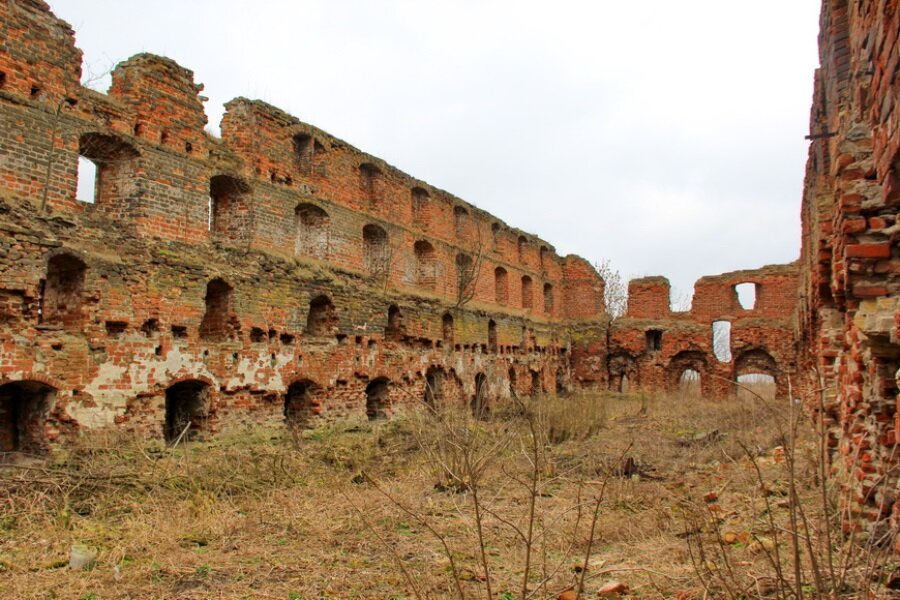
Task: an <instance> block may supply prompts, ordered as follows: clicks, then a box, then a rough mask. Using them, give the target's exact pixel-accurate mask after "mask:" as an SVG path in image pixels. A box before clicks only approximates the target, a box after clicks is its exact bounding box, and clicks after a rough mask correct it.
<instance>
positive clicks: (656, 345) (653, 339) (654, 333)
mask: <svg viewBox="0 0 900 600" xmlns="http://www.w3.org/2000/svg"><path fill="white" fill-rule="evenodd" d="M644 335H645V337H646V341H647V352H659V351H660V350H662V337H663V332H662V330H660V329H648V330H647V332H646V333H645V334H644Z"/></svg>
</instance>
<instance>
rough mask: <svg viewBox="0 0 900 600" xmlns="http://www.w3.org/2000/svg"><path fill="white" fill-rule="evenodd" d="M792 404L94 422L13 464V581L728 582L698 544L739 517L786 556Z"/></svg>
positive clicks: (7, 558) (743, 542)
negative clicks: (76, 565)
mask: <svg viewBox="0 0 900 600" xmlns="http://www.w3.org/2000/svg"><path fill="white" fill-rule="evenodd" d="M782 413H783V411H782ZM782 413H780V412H779V411H777V410H772V405H769V404H765V403H763V402H761V401H757V400H755V399H754V398H750V399H747V398H742V399H740V400H732V401H728V402H708V401H704V400H700V399H697V398H693V397H683V396H682V397H672V396H659V397H637V396H620V395H601V394H595V395H579V396H573V397H565V398H559V399H556V398H539V399H535V400H532V401H529V402H527V404H525V405H519V406H512V407H500V409H497V410H494V411H493V414H492V416H491V417H490V418H487V419H479V420H475V419H472V418H471V417H469V416H467V415H466V414H465V413H464V412H462V411H454V410H452V409H450V410H443V411H441V414H440V415H437V416H436V415H433V414H429V413H426V412H421V413H416V414H413V415H409V416H407V417H406V418H400V419H397V420H395V421H393V422H390V423H380V424H375V425H372V426H367V427H353V428H350V427H339V426H334V427H327V428H322V429H319V430H315V431H311V432H306V433H305V434H304V435H303V436H301V437H300V438H299V439H297V438H296V437H295V436H291V435H288V434H286V433H284V432H281V431H255V432H247V433H244V434H243V435H234V436H229V437H223V438H221V439H218V440H216V441H215V442H213V443H206V444H201V443H195V444H192V445H189V446H187V447H181V448H177V449H175V450H168V449H165V448H162V447H160V446H154V445H141V444H137V443H135V442H133V441H130V440H125V439H116V438H113V437H110V438H103V437H101V436H92V437H91V438H90V439H88V440H85V441H84V442H83V443H82V444H81V445H79V446H77V447H72V448H69V449H64V450H59V451H57V452H56V453H55V454H54V455H53V456H52V457H50V458H49V459H48V460H45V461H40V462H32V463H21V462H20V463H19V464H16V465H13V466H2V467H0V597H3V598H75V599H89V598H92V599H97V600H99V599H107V598H281V599H292V598H293V599H297V598H304V599H313V598H398V599H399V598H414V597H417V596H418V597H422V598H425V597H430V598H451V597H459V594H460V592H461V593H462V594H464V595H465V597H468V598H485V597H487V595H486V593H485V588H486V584H487V583H490V584H491V588H492V597H493V598H501V599H507V598H521V597H523V590H527V591H525V592H524V595H531V597H534V598H555V597H556V595H557V594H558V593H559V592H560V591H563V590H565V589H566V588H568V587H570V586H577V585H578V584H579V582H583V583H584V589H585V592H586V593H585V596H586V597H593V596H594V595H595V594H594V590H595V589H596V588H597V587H599V585H600V584H601V583H602V582H604V581H605V580H607V579H610V578H616V579H620V580H622V581H624V582H627V584H628V585H629V587H630V589H631V594H632V595H634V596H635V597H638V596H639V597H643V598H669V597H679V598H682V599H688V598H702V597H704V594H707V597H717V596H716V594H715V592H712V595H710V593H709V592H705V590H704V583H703V581H701V579H699V578H698V569H697V565H696V556H693V560H692V555H695V554H696V552H697V549H698V546H697V543H696V542H697V540H698V539H700V540H706V542H707V545H708V544H709V542H710V541H711V540H715V539H716V537H717V536H721V535H722V534H723V533H729V532H733V533H735V534H736V536H740V537H739V539H736V541H733V542H729V544H728V548H727V552H728V556H729V557H730V561H731V562H730V564H733V565H740V566H739V567H737V568H739V569H741V570H742V572H743V573H747V574H749V575H751V576H755V575H762V574H765V573H766V572H768V571H769V570H770V568H769V567H768V565H767V561H766V557H765V553H764V552H760V551H759V550H758V549H755V548H754V546H753V544H754V542H755V540H758V539H760V538H764V537H765V535H766V534H765V530H766V528H768V527H769V522H768V521H767V519H766V518H765V514H764V513H765V511H766V510H767V509H766V501H767V499H768V500H769V501H771V502H770V507H769V509H768V510H769V511H770V512H777V514H776V515H775V517H776V518H777V519H778V520H779V523H782V522H783V521H784V517H785V514H784V513H785V511H784V509H783V506H782V505H783V500H784V496H783V495H781V494H782V493H783V489H784V485H785V483H784V475H783V469H782V465H781V464H779V463H777V462H776V461H775V460H774V457H773V450H774V449H775V448H776V447H778V446H781V445H783V444H784V442H785V440H784V439H782V436H783V433H780V432H781V431H782V425H783V414H782ZM804 431H805V430H804ZM807 438H809V439H807ZM811 439H812V438H811V436H805V437H804V438H803V440H802V443H801V444H798V447H802V448H807V447H809V448H814V445H810V444H809V442H810V440H811ZM535 441H537V442H538V443H535ZM804 444H805V445H804ZM745 448H746V449H749V450H750V454H749V455H748V454H747V453H746V452H745V450H744V449H745ZM813 454H814V452H813ZM751 458H752V460H751ZM800 462H802V461H799V460H798V469H799V470H800V472H799V473H798V478H799V480H802V482H803V487H802V489H801V493H802V494H803V495H804V496H809V497H810V498H814V497H815V495H816V493H817V492H816V489H815V487H814V486H813V485H812V483H813V482H814V479H815V472H814V471H810V472H804V471H803V468H805V467H802V466H799V465H800ZM754 463H755V465H756V466H759V467H760V468H761V470H762V472H763V476H764V477H765V481H766V482H767V483H766V486H768V488H767V489H765V488H766V486H760V484H759V481H758V479H757V474H756V470H755V466H754ZM804 464H805V463H804ZM466 478H468V479H466ZM604 484H605V485H604ZM601 489H603V493H602V500H601V501H600V504H599V512H598V518H597V521H596V523H592V515H593V508H594V507H595V506H596V505H595V502H596V501H597V500H598V499H600V498H601ZM532 491H536V493H532ZM710 492H714V493H715V494H716V496H717V500H716V501H714V502H713V501H711V502H707V501H706V500H704V496H707V495H708V494H709V493H710ZM473 494H477V495H478V496H479V498H480V500H479V506H478V507H476V506H475V505H474V504H473V502H472V496H473ZM708 498H711V496H709V497H708ZM476 508H479V509H480V511H479V512H480V515H478V514H476ZM529 523H531V524H532V525H533V527H530V528H529V527H528V524H529ZM710 523H712V524H713V525H712V526H711V525H710ZM592 525H593V526H594V527H593V529H594V534H593V536H592V535H591V529H592ZM692 527H693V528H695V529H696V530H695V531H693V532H692V531H691V528H692ZM686 531H687V532H688V534H687V535H686ZM529 532H530V535H528V536H526V534H528V533H529ZM745 533H746V534H747V535H749V537H746V536H745V535H744V534H745ZM526 538H527V539H528V540H530V541H529V543H528V544H527V545H526V544H525V543H524V542H523V540H524V539H526ZM479 539H480V540H481V543H479ZM688 540H693V541H694V543H693V545H691V544H688V543H687V542H688ZM73 544H84V545H86V546H89V547H92V548H95V549H96V550H97V552H98V556H97V560H96V563H95V564H94V566H93V567H92V568H90V569H88V570H84V571H72V570H70V569H68V567H67V566H66V565H67V561H68V557H69V551H70V548H71V547H72V545H73ZM445 544H446V548H447V549H449V554H448V552H446V551H445ZM526 546H527V547H526ZM482 548H483V549H484V553H483V556H482V552H481V549H482ZM589 549H590V550H589ZM526 550H527V554H528V561H529V574H530V576H529V577H528V578H527V582H523V573H524V572H525V567H524V565H525V560H526ZM451 559H452V562H451ZM714 559H715V557H714V556H712V555H710V556H709V557H707V558H705V559H703V560H704V561H706V562H709V563H711V564H713V563H714ZM585 562H587V565H588V568H587V571H584V570H583V567H584V564H585ZM707 566H708V565H706V563H705V562H704V563H703V565H701V568H700V569H699V573H700V574H701V575H703V574H704V573H705V571H704V569H706V570H708V569H707ZM713 566H715V565H714V564H713ZM453 572H456V574H457V576H456V577H455V578H454V577H453V576H452V573H453ZM523 583H524V586H523ZM457 584H458V585H457ZM707 585H709V582H707ZM748 596H751V597H752V596H753V594H752V593H751V594H748ZM721 597H725V594H724V593H723V594H722V596H721Z"/></svg>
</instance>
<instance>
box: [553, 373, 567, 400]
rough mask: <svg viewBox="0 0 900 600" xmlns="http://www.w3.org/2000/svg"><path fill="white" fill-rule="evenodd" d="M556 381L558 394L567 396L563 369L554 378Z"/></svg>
mask: <svg viewBox="0 0 900 600" xmlns="http://www.w3.org/2000/svg"><path fill="white" fill-rule="evenodd" d="M554 379H555V380H556V394H557V395H560V394H565V393H566V374H565V372H564V371H563V370H562V369H557V370H556V375H555V377H554Z"/></svg>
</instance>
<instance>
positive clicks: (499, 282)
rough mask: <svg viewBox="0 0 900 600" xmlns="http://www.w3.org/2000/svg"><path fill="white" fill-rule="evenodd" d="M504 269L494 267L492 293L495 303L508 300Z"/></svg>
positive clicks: (504, 302)
mask: <svg viewBox="0 0 900 600" xmlns="http://www.w3.org/2000/svg"><path fill="white" fill-rule="evenodd" d="M508 279H509V278H508V276H507V274H506V269H504V268H503V267H497V268H496V269H494V293H495V297H496V299H497V304H507V303H508V302H509V283H508Z"/></svg>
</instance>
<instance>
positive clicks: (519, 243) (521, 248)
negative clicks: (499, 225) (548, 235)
mask: <svg viewBox="0 0 900 600" xmlns="http://www.w3.org/2000/svg"><path fill="white" fill-rule="evenodd" d="M527 244H528V238H526V237H525V236H524V235H520V236H519V239H518V240H516V250H517V251H518V254H519V262H520V263H522V264H525V246H526V245H527Z"/></svg>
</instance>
